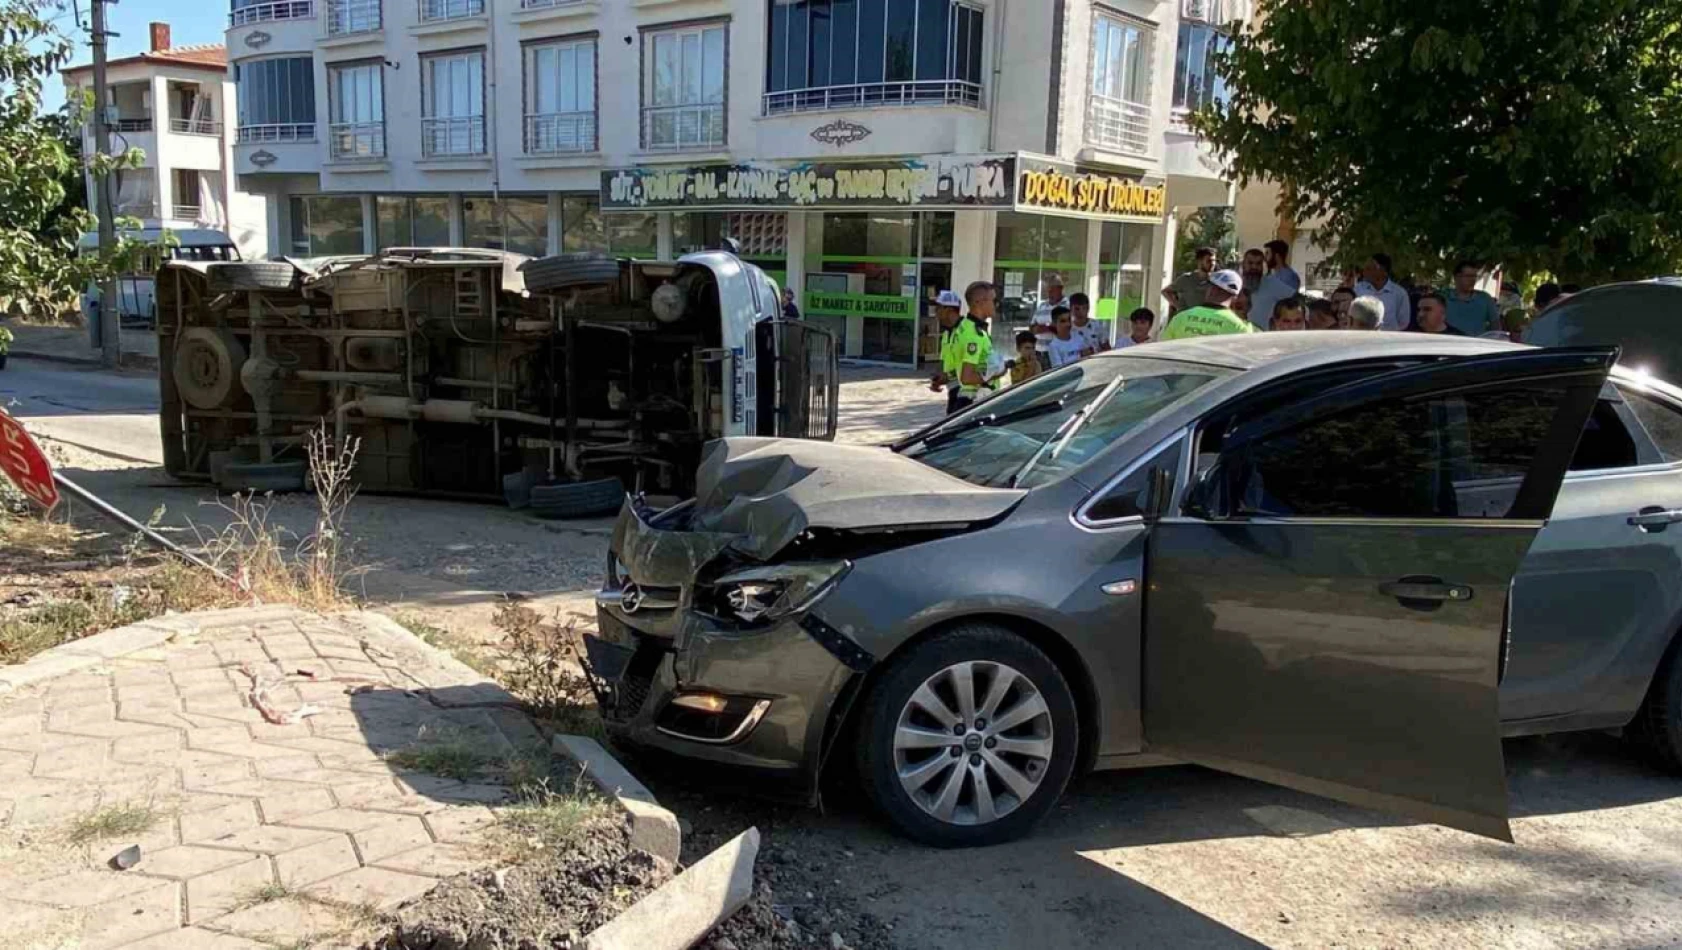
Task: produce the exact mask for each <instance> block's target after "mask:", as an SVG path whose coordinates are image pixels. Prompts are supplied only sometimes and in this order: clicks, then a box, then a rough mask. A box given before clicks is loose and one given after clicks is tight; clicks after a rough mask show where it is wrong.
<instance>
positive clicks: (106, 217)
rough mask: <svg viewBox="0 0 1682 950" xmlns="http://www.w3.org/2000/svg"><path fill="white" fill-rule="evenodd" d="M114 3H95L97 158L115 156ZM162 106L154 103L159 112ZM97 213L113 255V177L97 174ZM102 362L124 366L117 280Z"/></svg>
mask: <svg viewBox="0 0 1682 950" xmlns="http://www.w3.org/2000/svg"><path fill="white" fill-rule="evenodd" d="M108 2H110V0H93V99H94V109H93V142H94V152H95V154H97V155H100V156H104V157H109V156H110V154H111V126H110V125H109V124H108V123H107V122H106V106H107V101H108V94H107V91H106V84H105V43H106V39H107V34H106V31H105V4H106V3H108ZM160 105H161V103H156V102H155V103H153V104H152V108H153V111H154V112H156V111H158V107H159V106H160ZM93 187H94V197H95V202H96V205H95V207H96V211H95V213H96V214H98V215H99V253H100V254H101V255H105V254H109V253H111V251H112V250H114V249H115V248H116V245H117V230H116V218H117V216H116V210H115V209H116V201H115V200H114V198H113V196H112V194H111V175H110V173H109V172H104V171H96V172H95V173H94V175H93ZM99 319H100V323H99V362H100V365H101V366H105V367H108V368H115V367H116V366H118V365H119V364H121V363H122V360H123V356H122V321H123V314H122V301H121V299H119V297H118V295H117V281H116V279H115V278H112V277H107V278H106V279H105V280H103V281H101V282H100V285H99Z"/></svg>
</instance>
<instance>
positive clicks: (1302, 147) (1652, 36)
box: [1193, 0, 1682, 283]
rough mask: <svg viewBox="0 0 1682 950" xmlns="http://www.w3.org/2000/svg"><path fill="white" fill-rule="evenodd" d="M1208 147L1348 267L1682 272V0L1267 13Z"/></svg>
mask: <svg viewBox="0 0 1682 950" xmlns="http://www.w3.org/2000/svg"><path fill="white" fill-rule="evenodd" d="M1259 6H1260V11H1259V12H1260V14H1261V16H1260V17H1259V18H1258V19H1259V25H1258V26H1256V27H1255V28H1254V29H1252V30H1250V31H1248V32H1240V33H1238V34H1237V36H1236V37H1235V41H1234V43H1233V45H1232V48H1231V49H1230V51H1229V53H1228V54H1227V55H1225V56H1224V57H1223V62H1222V65H1221V69H1222V72H1223V73H1224V74H1225V76H1226V78H1227V80H1228V83H1229V85H1230V87H1231V90H1232V98H1231V100H1230V102H1228V103H1225V104H1217V105H1215V106H1213V107H1212V108H1210V109H1208V110H1206V111H1204V112H1202V113H1200V114H1198V115H1196V116H1195V117H1194V118H1193V122H1194V124H1195V126H1196V128H1197V129H1198V131H1200V132H1202V133H1203V134H1204V135H1205V136H1207V137H1208V138H1209V139H1210V141H1211V142H1212V143H1213V144H1214V145H1215V147H1216V148H1217V150H1219V151H1220V152H1221V153H1223V154H1224V155H1225V157H1226V158H1227V159H1228V161H1229V162H1230V163H1231V166H1232V169H1233V171H1235V172H1236V173H1237V174H1238V175H1239V177H1240V178H1241V179H1246V180H1248V179H1256V178H1266V179H1272V180H1274V181H1277V182H1279V183H1280V184H1281V185H1282V186H1283V191H1284V194H1285V196H1286V197H1285V199H1284V200H1285V208H1284V209H1282V210H1284V211H1286V212H1287V213H1290V214H1293V215H1296V216H1297V217H1298V218H1299V219H1300V218H1306V217H1314V216H1318V215H1322V214H1323V215H1327V216H1328V217H1329V220H1328V222H1327V226H1326V227H1325V229H1324V230H1323V231H1322V232H1321V233H1322V234H1323V235H1325V236H1326V237H1328V238H1329V239H1330V240H1329V241H1328V242H1327V243H1328V246H1333V245H1334V242H1335V246H1336V247H1337V248H1339V249H1340V250H1339V254H1338V256H1339V258H1340V259H1341V260H1342V261H1343V262H1346V263H1352V262H1354V261H1357V260H1359V259H1360V258H1362V257H1364V256H1365V255H1366V254H1368V253H1370V252H1371V251H1373V250H1378V249H1383V250H1387V251H1389V252H1390V253H1391V254H1392V255H1393V256H1394V257H1395V258H1396V262H1397V267H1398V270H1400V271H1403V272H1406V271H1412V270H1418V271H1421V272H1436V271H1442V270H1446V268H1447V266H1450V265H1451V262H1452V261H1453V260H1454V259H1455V258H1457V257H1462V256H1465V257H1472V258H1476V259H1479V260H1482V261H1485V262H1488V263H1502V264H1505V265H1506V266H1507V267H1508V269H1509V270H1510V271H1513V272H1517V273H1526V272H1534V271H1539V270H1548V271H1552V272H1553V273H1554V274H1556V275H1557V276H1558V277H1559V279H1561V280H1565V281H1570V282H1576V283H1593V282H1599V281H1604V280H1612V279H1622V278H1632V277H1648V276H1652V275H1654V274H1661V273H1673V272H1675V271H1676V270H1677V268H1678V265H1679V264H1682V79H1679V77H1682V0H1645V2H1636V0H1509V2H1503V3H1494V2H1470V3H1468V2H1465V0H1259Z"/></svg>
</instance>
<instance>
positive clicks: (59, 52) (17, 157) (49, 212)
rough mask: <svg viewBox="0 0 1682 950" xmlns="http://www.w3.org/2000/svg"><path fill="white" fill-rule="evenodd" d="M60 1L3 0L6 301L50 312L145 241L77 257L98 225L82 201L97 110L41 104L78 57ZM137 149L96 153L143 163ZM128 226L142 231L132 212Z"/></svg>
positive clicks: (101, 164) (129, 258)
mask: <svg viewBox="0 0 1682 950" xmlns="http://www.w3.org/2000/svg"><path fill="white" fill-rule="evenodd" d="M50 10H51V8H50V7H48V6H46V5H43V4H38V3H29V2H23V0H0V299H4V300H8V301H14V302H22V303H25V304H27V305H29V306H32V307H36V308H42V309H50V308H53V307H55V306H58V305H59V304H60V303H61V302H62V301H64V300H65V299H66V298H67V297H70V296H73V295H74V294H75V292H76V291H78V290H80V289H81V288H83V287H85V286H86V285H87V283H88V282H89V281H90V280H96V279H98V278H100V277H102V276H105V275H107V274H111V273H116V272H120V271H121V270H122V269H124V268H125V267H127V266H130V265H131V264H132V262H133V261H134V260H135V258H136V256H137V254H138V252H139V250H140V249H141V248H142V247H143V245H142V244H141V243H140V242H138V241H133V240H125V241H121V242H119V244H118V247H116V248H115V249H113V250H112V251H111V252H108V253H106V254H103V255H101V254H84V255H78V254H76V241H77V239H78V238H79V237H80V236H81V235H82V234H83V233H84V232H86V231H91V230H93V229H94V227H95V226H96V222H95V219H94V216H93V215H92V213H90V212H89V211H88V210H87V209H86V208H85V207H81V206H77V205H75V204H73V203H72V201H71V199H72V198H73V193H72V189H74V188H75V187H77V186H76V185H75V182H76V181H77V180H78V179H79V178H80V176H81V167H80V165H79V163H78V159H77V153H78V152H79V148H77V149H75V150H73V149H72V147H71V145H70V144H69V141H68V140H69V138H70V137H71V136H72V135H75V134H77V133H76V130H77V129H79V128H80V127H81V119H82V115H83V114H84V112H83V111H82V110H85V109H86V108H87V105H88V104H87V103H86V102H78V101H75V100H74V99H73V100H72V101H71V102H70V103H68V104H67V105H66V107H65V108H66V112H65V113H64V114H52V113H45V114H44V113H43V112H42V111H41V90H42V85H43V83H44V82H46V81H48V80H50V79H56V76H55V72H56V70H57V69H58V68H59V67H60V66H61V65H63V64H64V63H65V61H66V60H67V59H68V58H69V57H70V53H71V50H72V46H71V43H70V40H69V39H68V38H66V37H65V36H64V35H63V34H62V33H60V32H59V31H58V30H57V29H56V28H55V27H54V26H53V24H52V22H51V21H49V20H47V19H46V13H47V12H50ZM142 160H143V156H142V155H141V154H140V152H139V150H137V149H133V150H130V151H129V152H128V153H126V154H123V155H118V156H98V155H96V156H91V157H90V158H89V161H90V162H91V163H92V164H93V166H94V168H95V169H96V170H100V169H116V168H132V167H138V166H139V164H140V163H141V161H142ZM117 226H118V227H119V228H123V227H127V228H134V227H137V226H138V222H135V221H133V220H132V219H130V220H128V221H126V222H125V221H121V220H120V221H118V222H117Z"/></svg>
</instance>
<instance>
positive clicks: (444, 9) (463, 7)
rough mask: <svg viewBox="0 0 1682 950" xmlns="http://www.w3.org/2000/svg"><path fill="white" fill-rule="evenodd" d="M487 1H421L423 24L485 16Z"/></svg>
mask: <svg viewBox="0 0 1682 950" xmlns="http://www.w3.org/2000/svg"><path fill="white" fill-rule="evenodd" d="M484 15H485V0H420V19H421V22H422V23H437V22H439V21H442V20H462V19H466V18H467V17H475V16H484Z"/></svg>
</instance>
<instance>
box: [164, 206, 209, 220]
mask: <svg viewBox="0 0 1682 950" xmlns="http://www.w3.org/2000/svg"><path fill="white" fill-rule="evenodd" d="M203 213H204V209H202V208H200V207H199V206H198V205H173V206H171V208H170V217H172V218H174V219H175V220H177V221H197V220H199V216H200V215H202V214H203Z"/></svg>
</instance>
